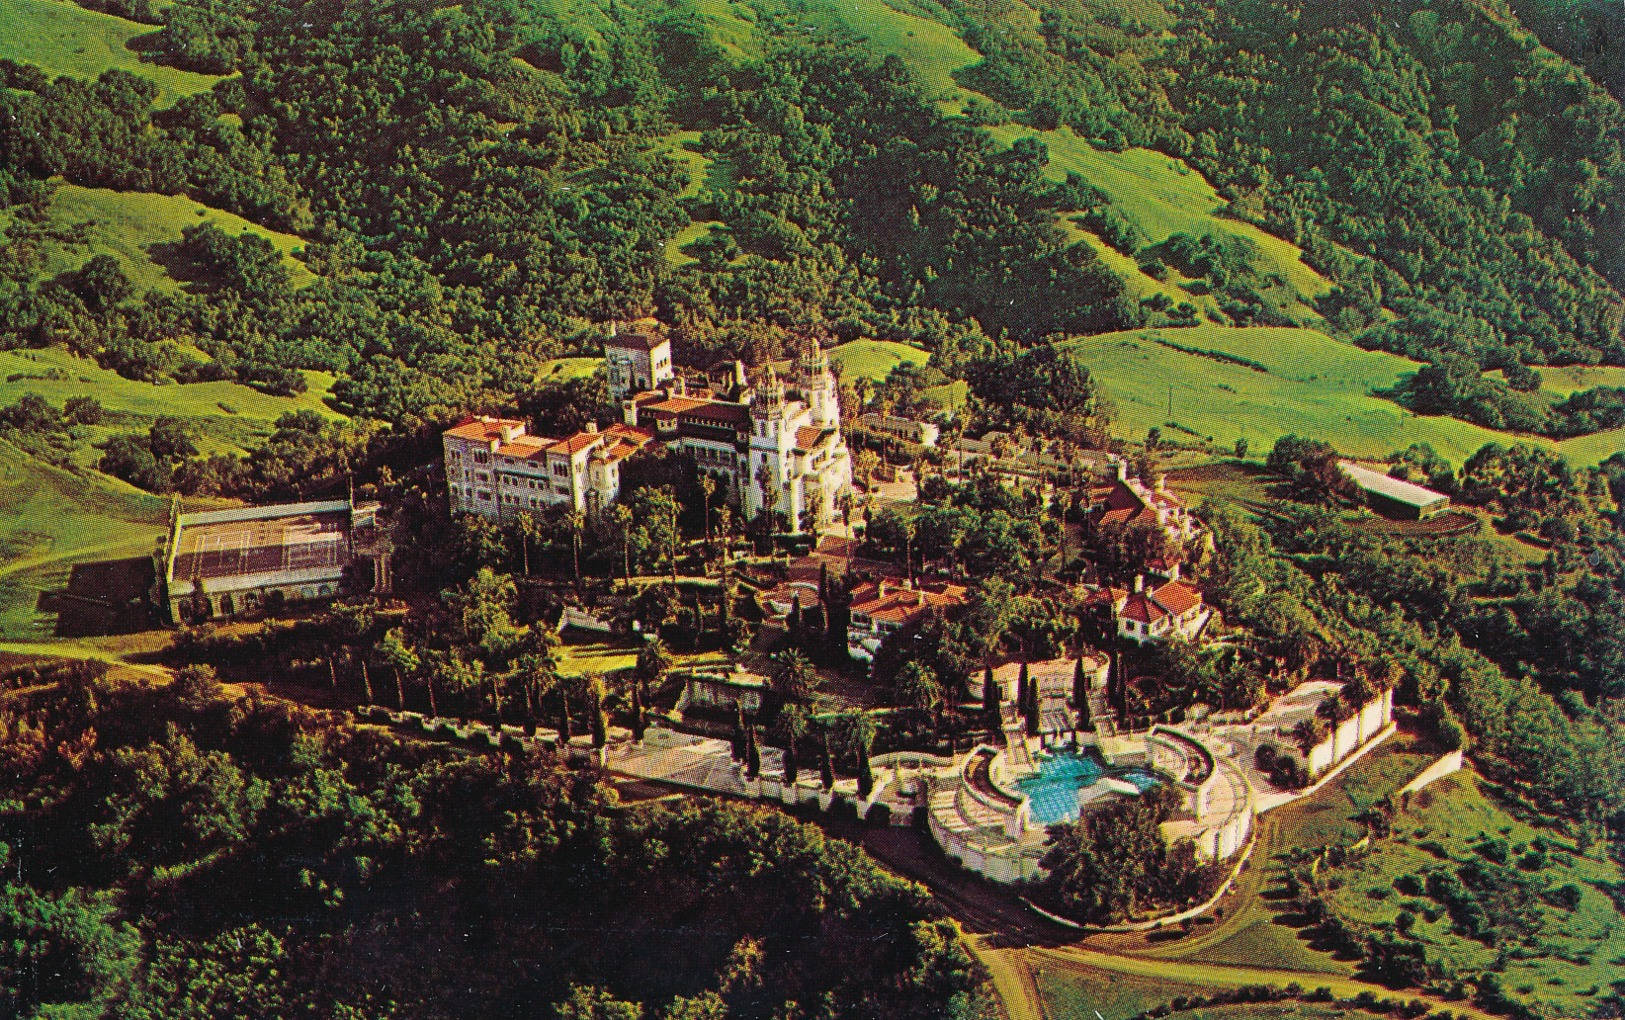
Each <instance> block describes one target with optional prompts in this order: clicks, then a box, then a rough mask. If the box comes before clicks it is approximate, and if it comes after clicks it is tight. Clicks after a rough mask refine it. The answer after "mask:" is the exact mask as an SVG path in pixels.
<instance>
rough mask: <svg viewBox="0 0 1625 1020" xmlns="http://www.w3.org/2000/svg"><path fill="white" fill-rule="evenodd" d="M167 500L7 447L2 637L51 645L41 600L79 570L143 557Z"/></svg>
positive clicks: (0, 488) (3, 457) (0, 479)
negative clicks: (80, 565) (38, 608)
mask: <svg viewBox="0 0 1625 1020" xmlns="http://www.w3.org/2000/svg"><path fill="white" fill-rule="evenodd" d="M168 511H169V503H168V501H167V500H165V499H163V498H161V497H158V496H153V495H150V494H148V493H144V492H141V491H140V490H138V489H135V488H133V487H131V486H129V485H125V484H124V483H123V482H117V481H114V480H112V479H109V478H107V477H105V476H103V475H96V474H91V475H84V476H81V475H76V474H70V473H69V472H67V471H63V470H61V469H59V468H55V467H51V466H49V465H46V464H42V463H40V462H39V461H37V460H35V459H34V458H33V457H30V456H29V455H27V454H25V453H23V452H22V451H21V450H18V449H17V448H16V447H13V446H11V445H10V444H9V443H6V442H4V441H3V440H0V638H5V639H9V640H25V641H26V640H40V639H48V638H49V637H50V636H51V634H50V631H49V629H48V627H49V626H50V624H51V623H52V622H53V619H54V618H52V617H46V616H41V615H40V614H38V613H36V612H35V605H36V601H37V600H38V598H39V593H40V592H41V591H45V590H48V589H51V588H57V587H61V586H63V585H64V584H65V582H66V580H67V576H68V568H69V566H71V565H72V564H73V563H76V562H81V561H85V560H94V559H114V558H121V557H127V556H141V555H143V554H147V553H150V552H152V550H153V546H154V543H156V542H157V540H158V538H159V536H160V535H161V534H162V533H163V527H164V521H165V519H166V517H167V514H168Z"/></svg>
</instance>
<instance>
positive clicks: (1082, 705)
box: [1078, 695, 1095, 732]
mask: <svg viewBox="0 0 1625 1020" xmlns="http://www.w3.org/2000/svg"><path fill="white" fill-rule="evenodd" d="M1094 728H1095V721H1094V719H1092V718H1091V717H1090V715H1089V697H1088V695H1084V698H1083V700H1082V701H1080V702H1078V729H1080V730H1084V731H1086V732H1093V731H1094Z"/></svg>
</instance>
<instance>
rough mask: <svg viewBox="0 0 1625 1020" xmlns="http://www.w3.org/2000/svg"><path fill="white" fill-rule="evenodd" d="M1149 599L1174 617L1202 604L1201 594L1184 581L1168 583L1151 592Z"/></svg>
mask: <svg viewBox="0 0 1625 1020" xmlns="http://www.w3.org/2000/svg"><path fill="white" fill-rule="evenodd" d="M1151 597H1152V598H1153V599H1155V600H1156V601H1157V603H1158V604H1159V605H1161V606H1162V607H1163V608H1164V609H1166V610H1168V612H1170V613H1172V614H1173V615H1175V616H1178V615H1180V614H1181V613H1183V612H1185V611H1186V610H1189V609H1194V608H1196V607H1197V606H1199V605H1201V604H1202V593H1201V592H1200V591H1198V590H1197V589H1196V588H1195V587H1193V586H1191V585H1188V584H1186V583H1185V582H1184V581H1169V582H1168V583H1167V584H1165V585H1163V586H1162V587H1161V588H1158V589H1157V590H1156V591H1154V592H1152V593H1151Z"/></svg>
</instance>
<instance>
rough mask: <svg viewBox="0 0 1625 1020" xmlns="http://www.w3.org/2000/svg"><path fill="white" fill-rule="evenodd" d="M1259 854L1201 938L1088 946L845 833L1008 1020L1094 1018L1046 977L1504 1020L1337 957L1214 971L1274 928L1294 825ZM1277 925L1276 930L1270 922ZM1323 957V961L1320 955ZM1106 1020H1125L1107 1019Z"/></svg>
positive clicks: (1096, 941)
mask: <svg viewBox="0 0 1625 1020" xmlns="http://www.w3.org/2000/svg"><path fill="white" fill-rule="evenodd" d="M1259 823H1260V824H1259V840H1260V843H1259V846H1258V848H1257V851H1256V852H1255V854H1254V858H1253V863H1251V864H1249V865H1248V867H1247V868H1245V869H1244V870H1243V872H1242V874H1241V876H1240V878H1238V880H1237V882H1236V884H1235V886H1234V888H1233V889H1232V891H1231V892H1230V893H1229V894H1227V895H1226V897H1225V899H1224V901H1223V916H1222V917H1221V918H1219V919H1218V920H1217V921H1216V922H1214V923H1213V924H1210V925H1204V926H1202V927H1201V928H1199V929H1198V930H1197V933H1196V934H1194V935H1191V936H1187V937H1185V938H1181V939H1175V940H1171V941H1168V942H1162V943H1158V942H1154V941H1149V940H1147V939H1146V937H1145V936H1143V935H1138V934H1134V935H1126V934H1114V933H1100V934H1091V935H1085V936H1082V937H1080V936H1079V933H1078V932H1077V931H1075V930H1072V929H1069V928H1065V927H1062V926H1061V925H1057V924H1054V923H1052V922H1049V921H1046V920H1044V919H1043V918H1041V917H1039V916H1038V915H1037V914H1035V913H1033V912H1032V911H1031V910H1029V909H1027V908H1026V907H1025V906H1024V905H1022V904H1021V902H1020V901H1019V900H1017V899H1016V898H1015V897H1013V896H1010V895H1009V894H1008V893H1006V892H1004V891H1002V890H1000V889H998V888H996V887H994V886H992V885H991V883H987V882H985V881H983V880H981V879H977V878H972V877H969V876H967V875H966V874H965V873H964V872H961V871H958V870H956V869H954V868H952V867H951V866H950V865H949V864H948V863H947V862H946V860H945V859H944V858H943V856H942V854H940V853H939V852H937V851H936V850H935V848H934V847H932V846H929V845H928V840H929V837H927V836H925V835H924V834H922V833H919V832H916V831H914V830H911V829H892V828H886V829H857V828H853V829H852V830H850V831H845V832H842V833H840V834H841V835H843V836H847V837H848V838H851V839H854V840H856V841H857V842H860V843H861V844H862V845H863V847H864V848H865V849H866V850H868V851H869V853H870V854H872V855H873V856H874V857H876V858H877V859H878V860H880V861H881V862H882V863H883V864H885V865H886V866H887V867H889V868H890V869H891V870H893V871H896V872H897V873H899V874H901V875H903V876H904V877H907V878H910V879H913V880H914V881H917V882H919V883H920V884H922V885H924V886H925V887H926V888H928V889H929V890H930V891H931V893H932V894H933V895H934V896H935V897H936V899H937V900H938V902H940V903H941V904H942V905H943V907H944V909H945V910H947V912H948V913H949V915H950V916H952V917H953V918H954V919H955V920H956V921H958V922H959V924H960V927H961V928H962V929H963V930H964V933H965V941H966V944H967V945H968V946H969V948H970V950H971V952H972V953H973V954H975V956H976V957H977V959H979V960H980V961H981V962H982V964H983V965H984V966H985V967H986V968H987V970H988V973H989V974H990V975H991V977H992V980H993V987H994V990H995V991H996V992H997V994H998V998H999V1002H1000V1007H1001V1009H1002V1011H1003V1013H1004V1015H1005V1017H1006V1018H1008V1020H1055V1018H1058V1017H1072V1016H1081V1017H1089V1016H1091V1015H1092V1013H1093V1008H1092V1007H1091V1006H1090V1005H1089V1004H1088V1003H1086V1002H1078V1003H1067V1004H1065V1005H1064V1006H1063V1007H1062V1008H1061V1010H1060V1012H1056V1011H1055V1006H1056V1005H1057V1004H1055V1003H1052V1002H1049V1001H1046V999H1045V998H1044V995H1043V993H1042V992H1041V991H1040V988H1039V983H1038V974H1039V973H1040V972H1042V973H1044V974H1046V975H1054V974H1057V973H1060V974H1075V975H1080V976H1084V977H1088V978H1093V979H1095V980H1098V979H1099V977H1100V975H1101V974H1102V973H1108V974H1120V975H1123V976H1124V977H1129V978H1150V979H1155V980H1162V981H1167V982H1170V983H1180V984H1189V985H1198V986H1204V987H1206V988H1209V989H1213V990H1218V989H1221V988H1238V987H1241V986H1244V985H1278V986H1285V985H1289V984H1293V983H1296V984H1298V985H1300V986H1302V987H1303V988H1304V989H1306V990H1313V989H1318V988H1326V989H1329V990H1330V991H1331V992H1332V994H1334V995H1336V996H1337V997H1339V998H1352V997H1354V996H1356V995H1359V994H1360V993H1361V992H1367V991H1369V992H1371V993H1373V994H1374V995H1377V996H1378V997H1380V998H1383V999H1405V1000H1411V999H1419V1000H1421V1001H1423V1002H1427V1003H1428V1004H1429V1005H1431V1006H1432V1007H1434V1008H1440V1009H1449V1010H1450V1011H1451V1012H1453V1013H1455V1014H1456V1015H1457V1016H1459V1017H1472V1018H1475V1020H1496V1018H1495V1017H1494V1016H1493V1015H1492V1014H1489V1013H1486V1012H1484V1011H1482V1010H1480V1009H1477V1008H1476V1007H1474V1006H1472V1005H1470V1004H1468V1003H1466V1002H1461V1001H1456V1002H1445V1001H1443V1000H1439V999H1434V998H1430V997H1429V996H1426V995H1423V994H1421V993H1419V992H1417V991H1416V990H1414V989H1399V990H1396V989H1392V988H1387V987H1384V986H1382V985H1379V984H1375V983H1373V982H1370V981H1364V980H1361V979H1360V978H1358V977H1356V976H1354V975H1353V974H1352V973H1350V969H1349V968H1348V967H1347V966H1346V965H1341V967H1340V965H1339V964H1338V962H1337V961H1335V960H1333V959H1332V958H1331V957H1330V956H1324V957H1323V959H1324V960H1325V964H1326V968H1325V969H1316V970H1294V969H1289V968H1286V967H1281V966H1273V967H1272V966H1266V965H1263V964H1262V962H1261V963H1260V964H1259V965H1251V964H1237V963H1219V962H1208V961H1206V960H1203V959H1201V958H1200V954H1201V952H1202V950H1204V949H1207V948H1210V947H1212V946H1215V945H1217V944H1219V943H1221V942H1223V941H1225V940H1226V939H1228V938H1230V937H1231V936H1234V935H1236V934H1237V933H1238V932H1240V931H1242V930H1243V929H1244V928H1246V927H1248V926H1249V925H1252V924H1255V923H1258V921H1259V920H1260V919H1261V918H1273V912H1272V911H1271V910H1270V909H1269V907H1268V906H1267V905H1266V904H1265V902H1264V901H1263V899H1262V896H1263V893H1264V892H1265V887H1266V885H1267V881H1268V872H1267V867H1268V862H1269V861H1270V859H1271V858H1272V857H1273V856H1274V854H1275V853H1276V851H1277V850H1279V849H1281V848H1282V847H1284V846H1285V845H1286V832H1285V829H1286V826H1287V824H1289V819H1287V818H1278V817H1272V816H1269V815H1266V816H1263V817H1261V818H1260V819H1259ZM1271 923H1273V920H1272V921H1271ZM1317 955H1319V954H1317ZM1106 1020H1120V1018H1119V1017H1117V1016H1113V1015H1110V1014H1108V1015H1107V1016H1106Z"/></svg>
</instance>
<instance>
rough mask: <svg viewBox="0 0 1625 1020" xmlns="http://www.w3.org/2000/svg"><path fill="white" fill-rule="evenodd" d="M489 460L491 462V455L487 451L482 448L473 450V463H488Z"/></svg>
mask: <svg viewBox="0 0 1625 1020" xmlns="http://www.w3.org/2000/svg"><path fill="white" fill-rule="evenodd" d="M490 462H491V455H490V454H489V453H487V452H485V451H484V450H475V451H474V463H476V464H489V463H490Z"/></svg>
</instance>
